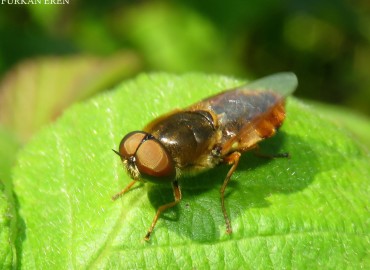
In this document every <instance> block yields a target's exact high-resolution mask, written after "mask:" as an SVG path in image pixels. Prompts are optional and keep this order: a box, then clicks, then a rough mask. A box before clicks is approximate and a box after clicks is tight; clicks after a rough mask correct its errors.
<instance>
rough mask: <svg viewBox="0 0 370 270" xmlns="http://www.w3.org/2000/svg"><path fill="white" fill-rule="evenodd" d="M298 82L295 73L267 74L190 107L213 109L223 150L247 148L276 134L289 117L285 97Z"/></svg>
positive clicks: (193, 108) (191, 108)
mask: <svg viewBox="0 0 370 270" xmlns="http://www.w3.org/2000/svg"><path fill="white" fill-rule="evenodd" d="M297 85H298V81H297V77H296V76H295V75H294V74H293V73H279V74H275V75H272V76H268V77H264V78H262V79H259V80H257V81H254V82H252V83H249V84H247V85H244V86H241V87H237V88H234V89H231V90H228V91H225V92H222V93H220V94H217V95H215V96H212V97H209V98H207V99H204V100H202V101H201V102H199V103H197V104H194V105H192V106H190V107H189V108H188V109H190V110H205V111H211V112H212V113H213V114H214V115H216V117H217V121H218V125H219V129H220V130H221V132H222V139H221V145H222V148H223V149H222V152H223V153H222V154H223V155H224V154H226V153H228V152H231V151H234V150H240V151H246V150H248V149H250V148H253V147H254V146H255V145H256V144H257V143H258V142H259V141H260V140H262V139H264V138H267V137H270V136H272V135H273V134H274V133H275V131H276V129H277V128H278V127H279V126H280V125H281V124H282V122H283V121H284V118H285V108H284V101H285V97H286V96H287V95H289V94H291V93H293V92H294V90H295V89H296V87H297Z"/></svg>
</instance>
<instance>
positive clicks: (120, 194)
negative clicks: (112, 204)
mask: <svg viewBox="0 0 370 270" xmlns="http://www.w3.org/2000/svg"><path fill="white" fill-rule="evenodd" d="M135 183H136V181H135V180H132V181H131V182H130V184H128V185H127V187H125V188H124V189H122V190H121V191H120V192H118V193H117V194H116V195H114V196H113V197H112V200H113V201H115V200H117V199H118V198H119V197H121V196H122V195H123V194H125V193H126V192H127V191H128V190H129V189H130V188H131V187H132V186H133V185H134V184H135Z"/></svg>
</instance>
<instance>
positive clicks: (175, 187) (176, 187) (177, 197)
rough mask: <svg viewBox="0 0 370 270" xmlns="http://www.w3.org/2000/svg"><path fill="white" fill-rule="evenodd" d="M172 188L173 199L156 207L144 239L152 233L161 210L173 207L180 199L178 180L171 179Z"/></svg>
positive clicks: (147, 238)
mask: <svg viewBox="0 0 370 270" xmlns="http://www.w3.org/2000/svg"><path fill="white" fill-rule="evenodd" d="M172 189H173V196H174V197H175V201H173V202H170V203H167V204H165V205H162V206H160V207H159V208H158V210H157V213H156V214H155V216H154V219H153V222H152V225H150V228H149V230H148V233H147V234H146V235H145V237H144V239H145V240H146V241H148V240H149V238H150V235H151V234H152V232H153V229H154V227H155V224H156V223H157V220H158V218H159V216H160V215H161V213H162V212H163V211H165V210H167V209H168V208H171V207H174V206H175V205H176V204H178V203H179V202H180V201H181V198H182V195H181V189H180V186H179V182H178V181H173V182H172Z"/></svg>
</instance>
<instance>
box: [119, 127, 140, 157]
mask: <svg viewBox="0 0 370 270" xmlns="http://www.w3.org/2000/svg"><path fill="white" fill-rule="evenodd" d="M145 136H146V134H145V133H143V132H140V131H134V132H130V133H129V134H127V135H126V136H125V137H124V138H123V139H122V141H121V143H120V144H119V153H120V154H121V156H123V157H125V158H128V157H131V156H133V155H135V152H136V150H137V148H138V147H139V145H140V144H141V142H142V141H143V139H144V138H145Z"/></svg>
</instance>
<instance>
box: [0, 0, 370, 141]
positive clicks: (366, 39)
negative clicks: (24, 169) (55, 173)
mask: <svg viewBox="0 0 370 270" xmlns="http://www.w3.org/2000/svg"><path fill="white" fill-rule="evenodd" d="M369 14H370V2H369V1H368V0H362V1H361V0H360V1H349V0H348V1H346V0H326V1H321V0H311V1H302V0H290V1H288V0H286V1H273V0H249V1H244V0H229V1H227V2H225V1H218V0H217V1H214V0H213V1H198V0H187V1H185V0H177V1H175V0H173V1H164V0H163V1H161V0H154V1H118V0H113V1H97V0H90V1H74V0H69V4H65V5H30V4H29V5H11V4H6V2H5V3H4V4H2V5H1V6H0V35H1V41H0V76H1V77H3V82H2V86H0V91H2V92H7V91H9V90H5V89H4V88H13V89H14V88H22V89H25V88H27V85H29V84H28V82H27V83H24V85H22V86H19V85H18V87H16V86H15V84H16V83H15V82H14V81H15V80H16V79H17V80H18V81H19V80H20V79H22V76H20V73H22V72H21V71H22V70H23V73H26V74H31V73H30V72H29V71H28V68H29V66H32V65H33V66H35V65H36V66H37V67H38V68H37V69H38V70H39V69H40V68H39V66H40V62H37V61H34V60H32V61H31V63H30V62H29V61H28V62H27V61H26V65H25V64H24V63H25V62H22V61H24V60H25V59H35V58H39V57H40V56H42V57H47V56H54V57H55V56H60V57H62V59H67V58H66V57H70V56H76V55H88V56H89V57H90V58H91V57H98V58H99V57H100V58H99V59H100V60H96V59H95V60H94V62H93V65H90V64H89V62H88V61H90V60H87V62H86V63H87V64H86V65H85V68H84V70H83V72H82V73H83V78H84V80H83V82H84V83H85V84H82V85H83V86H82V87H81V83H80V84H78V85H77V86H78V87H76V85H75V87H74V88H73V87H72V88H71V89H72V90H69V92H73V91H76V92H78V91H79V90H78V89H77V88H79V89H80V88H84V87H85V88H84V89H85V90H82V91H83V94H77V96H78V97H71V94H70V93H69V94H68V95H65V96H62V97H61V96H60V95H59V99H63V98H64V99H68V102H70V103H71V102H72V101H73V100H78V99H81V98H83V97H87V96H88V95H90V94H93V93H96V92H98V91H100V90H102V89H107V88H109V87H111V86H113V85H114V84H115V83H117V82H119V81H120V80H122V79H123V78H127V77H132V76H134V75H135V74H137V73H139V72H142V71H168V72H179V73H182V72H194V71H200V72H206V73H221V74H226V75H231V76H236V77H241V78H243V77H245V78H250V79H253V78H257V77H261V76H264V75H267V74H270V73H274V72H279V71H293V72H295V73H296V74H297V76H298V78H299V81H300V85H299V89H298V91H297V93H296V95H297V96H300V97H304V98H308V99H313V100H318V101H322V102H327V103H331V104H335V105H340V106H346V107H348V108H350V109H352V110H354V111H357V112H359V113H362V114H365V115H370V106H369V105H370V16H369ZM117 55H119V57H117ZM106 59H110V60H108V64H107V68H105V69H104V70H103V71H104V72H101V70H100V69H94V70H93V71H92V70H90V69H87V68H86V66H95V67H100V66H101V63H106V61H107V60H106ZM112 59H118V60H117V61H115V64H114V66H113V67H112V66H111V65H110V64H109V63H111V61H112ZM33 61H34V62H33ZM45 61H48V60H47V59H46V60H45V58H43V60H42V61H41V62H42V63H44V64H45ZM53 61H55V59H53ZM73 61H75V62H73ZM79 61H80V60H79V59H74V60H72V62H73V63H70V64H69V65H70V66H71V67H75V66H76V63H78V62H79ZM84 61H86V59H84ZM99 61H101V62H99ZM117 62H118V64H119V63H122V65H124V68H118V67H117ZM19 63H23V65H22V64H19ZM54 64H55V63H54ZM58 64H60V63H59V62H58ZM63 65H64V64H63ZM25 66H27V67H26V72H24V68H25ZM70 66H67V67H63V68H61V69H62V70H63V72H60V71H59V70H58V69H56V71H55V72H54V73H55V74H54V75H50V74H49V77H52V76H54V79H53V84H50V82H49V83H45V85H46V86H44V88H45V89H46V90H44V91H45V92H47V91H48V92H49V93H50V94H49V95H54V94H53V93H54V92H56V91H62V90H60V89H59V90H56V89H55V81H57V82H60V83H59V84H63V80H68V78H69V80H70V81H75V80H77V77H78V76H81V74H80V73H81V72H80V73H78V72H77V73H76V74H78V75H76V76H75V77H71V76H70V77H68V76H67V77H68V78H67V79H66V78H65V77H66V76H65V72H66V71H65V70H71V69H70ZM45 69H47V68H45ZM9 70H11V71H9ZM20 70H21V71H20ZM69 72H71V71H69ZM112 72H113V73H114V74H116V75H115V76H111V77H110V78H108V79H106V77H109V76H107V74H109V73H112ZM39 73H40V72H39ZM39 73H37V72H36V73H35V74H34V75H32V76H31V77H32V78H40V77H41V78H42V76H44V77H45V75H42V76H41V75H40V74H39ZM101 73H103V74H105V77H104V76H103V77H104V78H103V79H102V78H100V77H99V76H100V75H101ZM56 74H60V76H59V78H58V77H55V76H56ZM89 74H90V75H91V77H92V78H93V79H95V80H98V81H99V87H95V88H94V87H92V86H91V84H90V85H88V86H86V81H87V80H88V79H89V78H88V76H89ZM97 77H99V78H97ZM113 77H114V78H113ZM15 78H16V79H15ZM78 78H79V79H80V77H78ZM23 81H24V79H23ZM4 82H5V83H4ZM18 84H19V83H18ZM9 85H12V86H11V87H9ZM35 88H37V86H35ZM60 88H61V87H60ZM86 88H88V89H87V90H86ZM92 88H94V89H93V90H92ZM22 91H26V90H22ZM13 92H15V91H13ZM16 92H17V94H16V95H15V96H16V97H14V96H13V97H10V96H11V95H10V94H9V93H7V94H6V95H5V94H4V93H1V92H0V99H1V95H2V97H3V100H5V99H7V100H8V101H7V102H5V105H4V103H3V104H1V100H0V106H2V107H3V108H5V107H7V108H8V109H7V112H6V113H3V115H4V114H6V115H7V117H8V118H9V115H10V114H11V113H18V111H15V108H17V110H22V108H24V107H27V106H26V105H25V104H27V103H29V97H30V96H31V95H32V94H30V93H29V94H28V96H27V97H26V98H25V100H24V101H23V103H20V104H18V106H15V105H14V103H12V102H9V100H12V99H13V100H14V99H21V98H20V96H22V95H23V94H22V92H21V90H19V89H18V90H17V91H16ZM4 96H6V98H4ZM54 96H55V95H54ZM57 96H58V95H57ZM68 102H64V103H63V102H62V103H63V104H57V105H55V107H56V109H55V111H53V112H48V115H49V120H52V119H54V118H55V117H56V116H57V115H59V112H60V111H62V109H63V108H64V107H66V106H67V103H68ZM40 103H42V102H40ZM44 103H45V100H44ZM46 103H48V102H46ZM35 106H36V105H35ZM50 106H51V105H50ZM9 108H10V109H9ZM3 110H5V109H3ZM23 110H24V112H23V117H26V118H27V117H28V116H29V113H28V111H29V108H25V109H23ZM0 111H1V108H0ZM9 111H12V112H11V113H10V112H9ZM39 114H40V113H39ZM39 114H37V115H39ZM5 118H6V117H5ZM5 118H4V116H3V117H1V112H0V120H1V119H5ZM41 118H42V117H41ZM46 118H47V117H45V116H43V118H42V119H41V120H40V119H39V120H37V121H36V122H37V123H36V124H34V125H35V126H37V125H42V124H43V123H44V122H47V119H46ZM21 119H24V118H21ZM7 121H8V122H9V119H8V120H3V121H2V122H3V124H4V123H5V126H7V125H8V126H9V123H8V124H7ZM14 125H15V124H14ZM17 125H24V122H22V121H18V123H17ZM10 126H11V125H10ZM23 128H24V127H23ZM29 129H32V128H29ZM34 129H37V127H35V128H34ZM28 133H32V131H30V132H28ZM28 136H29V135H27V136H25V138H28ZM24 140H25V139H24Z"/></svg>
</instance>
